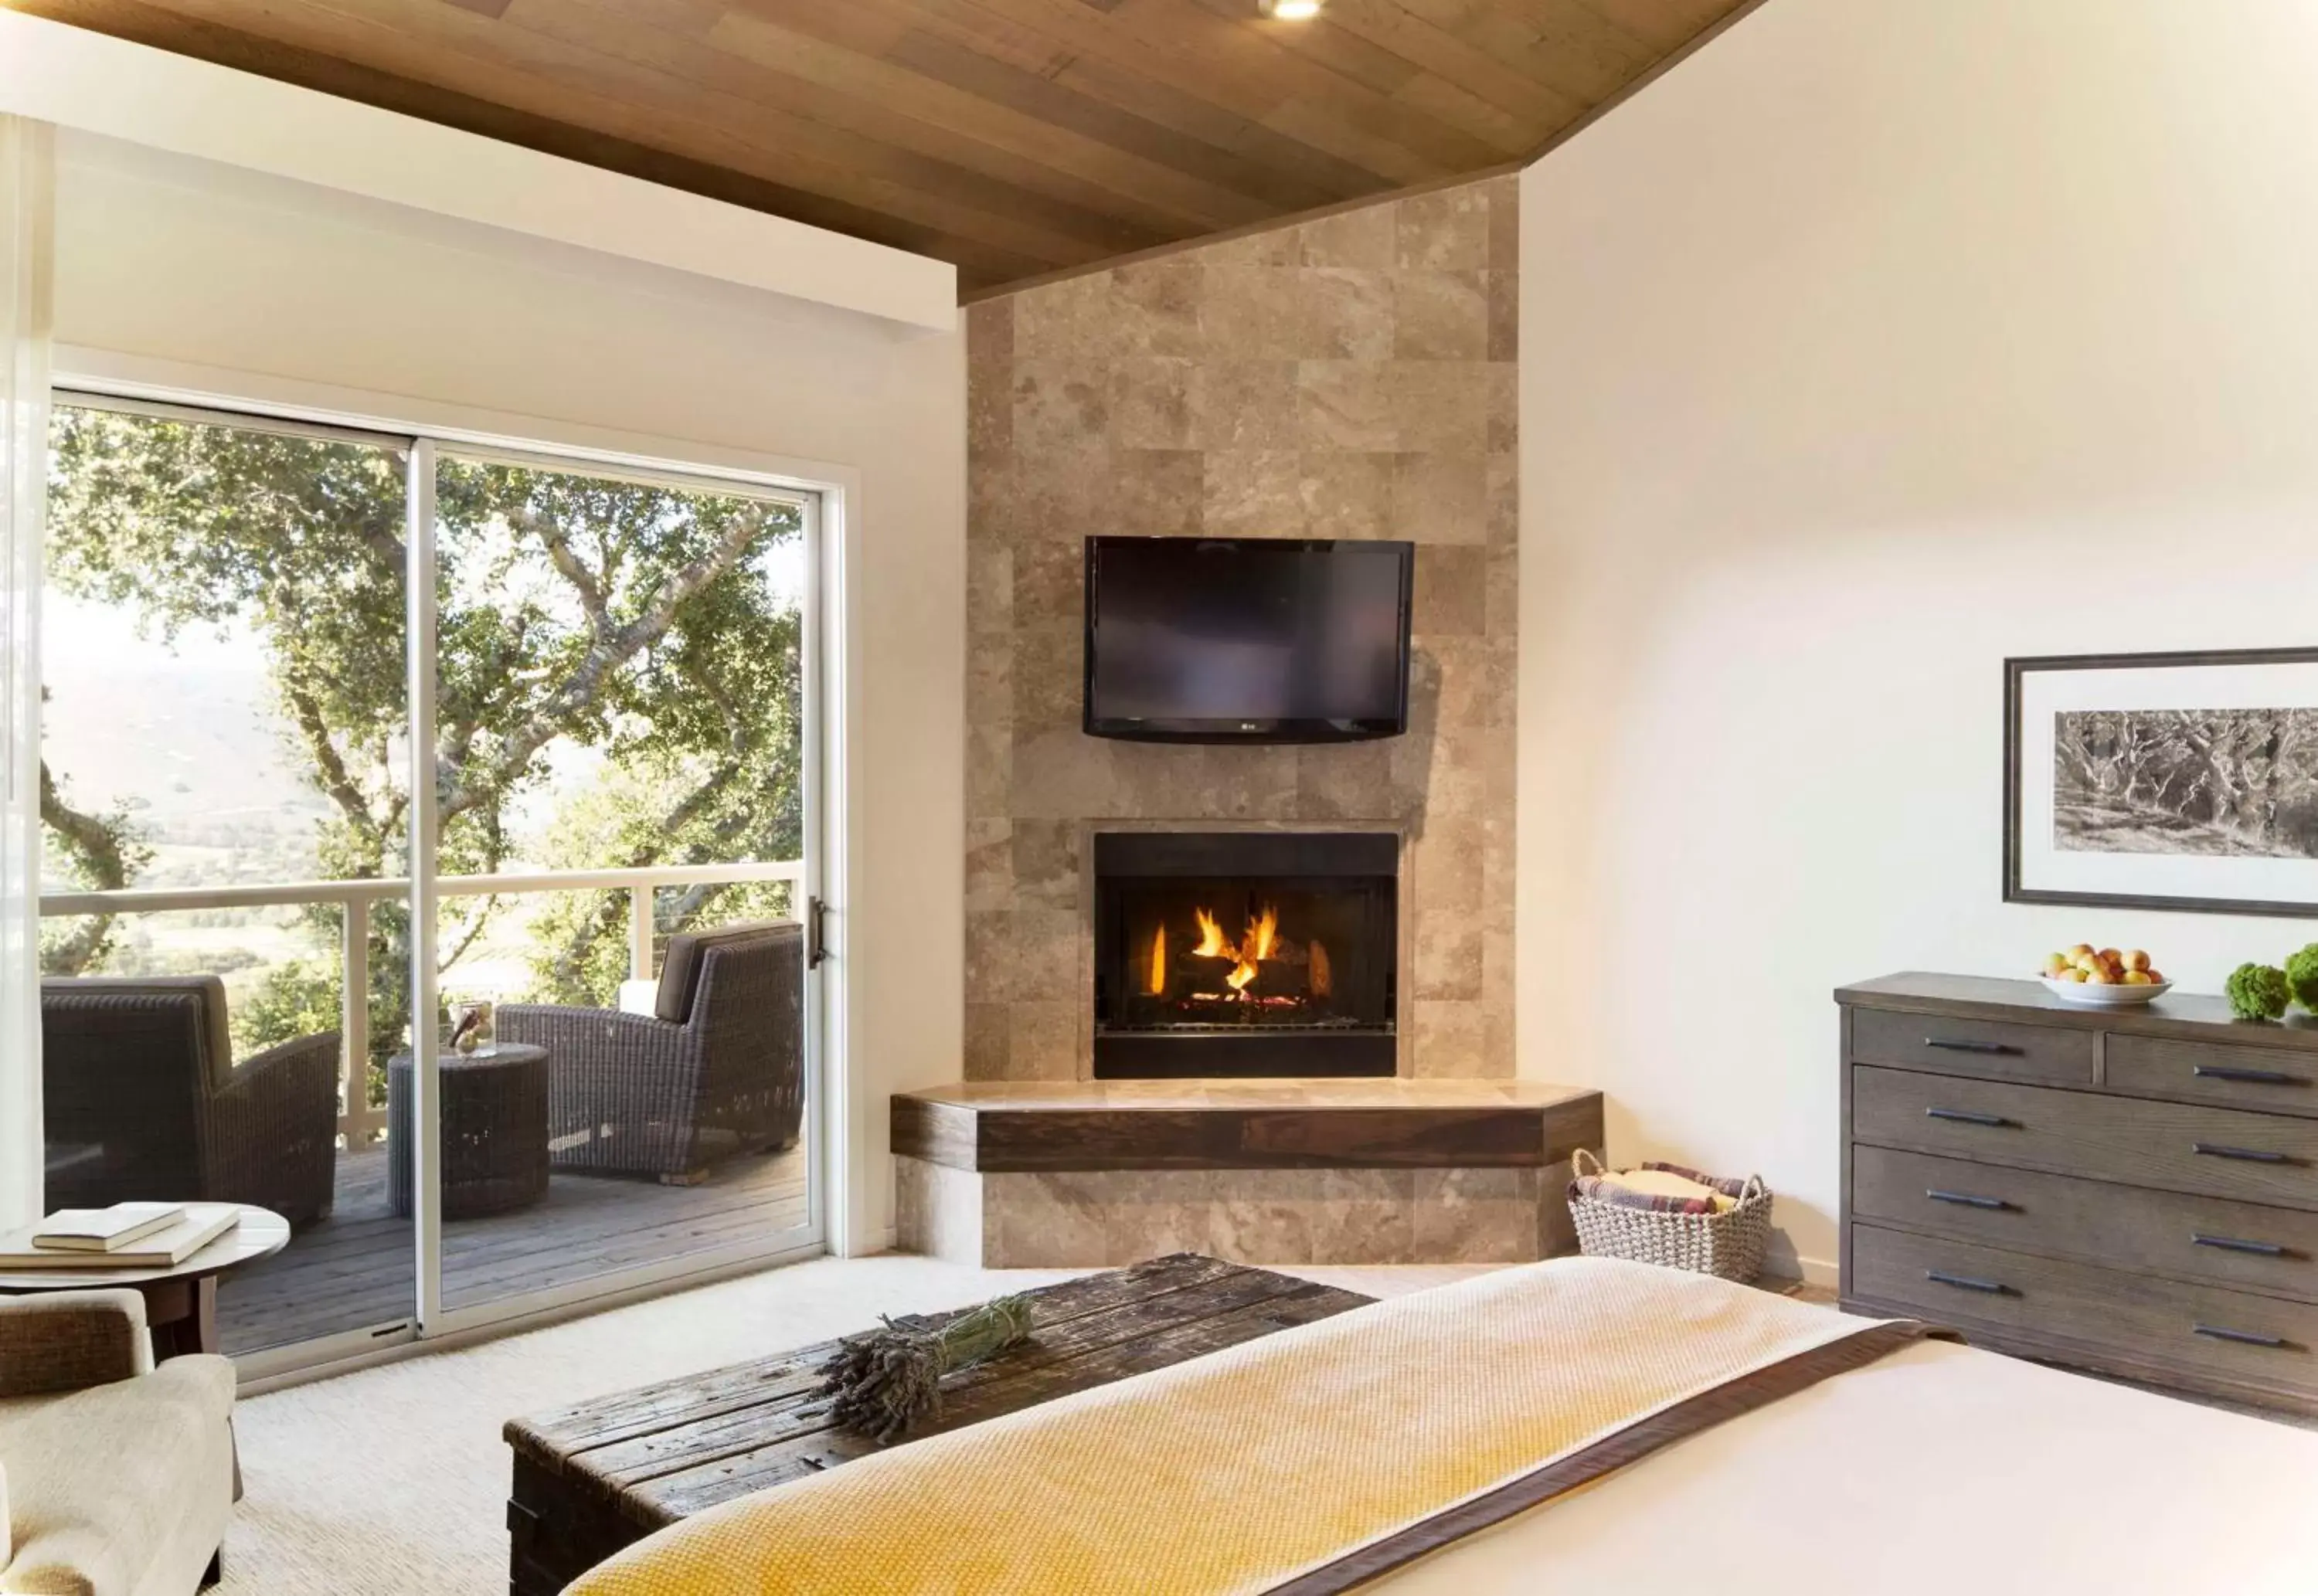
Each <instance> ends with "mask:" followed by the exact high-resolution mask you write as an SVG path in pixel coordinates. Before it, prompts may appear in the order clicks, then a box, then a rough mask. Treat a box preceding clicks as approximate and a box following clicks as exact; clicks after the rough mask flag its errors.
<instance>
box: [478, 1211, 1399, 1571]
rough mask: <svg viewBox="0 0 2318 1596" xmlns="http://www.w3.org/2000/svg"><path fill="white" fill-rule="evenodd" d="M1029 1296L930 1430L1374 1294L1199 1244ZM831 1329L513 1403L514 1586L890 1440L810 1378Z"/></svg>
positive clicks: (954, 1386)
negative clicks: (757, 1351) (786, 1345)
mask: <svg viewBox="0 0 2318 1596" xmlns="http://www.w3.org/2000/svg"><path fill="white" fill-rule="evenodd" d="M1029 1297H1030V1299H1031V1303H1032V1314H1031V1323H1032V1326H1033V1331H1032V1339H1031V1340H1029V1342H1028V1343H1026V1344H1025V1345H1022V1346H1020V1347H1017V1348H1015V1349H1012V1350H1011V1351H1010V1352H1007V1353H1005V1354H1003V1355H1002V1356H1001V1357H999V1358H993V1359H992V1360H991V1361H990V1362H989V1363H987V1364H984V1365H983V1366H982V1367H978V1368H974V1369H968V1370H966V1371H964V1372H962V1373H961V1374H958V1375H957V1376H952V1377H951V1378H950V1379H949V1380H948V1381H946V1382H944V1385H943V1401H942V1415H941V1418H940V1420H939V1421H938V1422H936V1423H933V1424H931V1425H928V1426H925V1427H921V1430H920V1431H919V1434H921V1435H930V1434H934V1433H938V1432H939V1431H940V1430H955V1429H957V1428H959V1427H960V1426H963V1425H967V1424H974V1423H978V1422H979V1421H982V1420H984V1419H991V1418H995V1417H996V1416H998V1415H999V1414H1001V1413H1011V1412H1016V1411H1018V1410H1020V1409H1022V1408H1027V1407H1030V1406H1032V1405H1034V1404H1036V1403H1042V1402H1047V1401H1050V1400H1052V1399H1053V1398H1055V1397H1057V1396H1062V1395H1065V1394H1067V1393H1070V1392H1073V1391H1084V1390H1088V1389H1090V1388H1091V1387H1093V1386H1096V1385H1108V1384H1109V1383H1110V1382H1111V1381H1113V1380H1119V1379H1124V1378H1126V1377H1127V1376H1129V1375H1136V1374H1141V1373H1143V1372H1144V1371H1145V1370H1146V1369H1155V1368H1163V1367H1166V1366H1167V1365H1169V1364H1172V1363H1181V1362H1182V1361H1183V1360H1184V1359H1186V1358H1197V1357H1199V1355H1201V1354H1202V1353H1206V1352H1213V1351H1216V1350H1217V1349H1221V1348H1224V1347H1229V1346H1234V1345H1236V1344H1238V1343H1239V1342H1242V1341H1249V1340H1254V1339H1255V1338H1257V1337H1258V1336H1264V1335H1270V1334H1271V1332H1272V1331H1279V1330H1286V1329H1289V1328H1290V1327H1291V1326H1294V1325H1298V1324H1308V1323H1312V1322H1314V1321H1315V1320H1319V1319H1325V1318H1327V1317H1329V1316H1330V1315H1332V1314H1341V1313H1343V1312H1344V1311H1345V1310H1346V1309H1348V1308H1356V1307H1360V1306H1361V1305H1365V1304H1366V1303H1367V1302H1368V1301H1369V1300H1370V1299H1369V1298H1367V1297H1364V1296H1356V1295H1355V1294H1353V1293H1352V1292H1348V1291H1338V1290H1335V1289H1334V1288H1333V1287H1325V1286H1318V1285H1314V1284H1312V1283H1311V1282H1309V1281H1305V1280H1298V1279H1295V1278H1291V1277H1289V1276H1286V1275H1277V1274H1273V1273H1271V1272H1270V1271H1269V1270H1265V1269H1248V1268H1245V1267H1244V1266H1242V1265H1239V1264H1231V1263H1226V1262H1223V1261H1222V1260H1219V1259H1213V1258H1204V1257H1201V1256H1199V1255H1198V1254H1196V1253H1176V1254H1173V1255H1172V1256H1170V1257H1166V1258H1160V1259H1154V1260H1152V1261H1150V1262H1148V1263H1141V1264H1137V1265H1136V1266H1135V1267H1134V1268H1132V1269H1112V1270H1109V1271H1107V1272H1105V1273H1102V1274H1099V1275H1089V1276H1086V1277H1084V1278H1081V1279H1077V1280H1072V1281H1067V1282H1065V1283H1064V1284H1063V1285H1059V1286H1049V1287H1043V1288H1041V1289H1039V1290H1037V1291H1034V1292H1031V1293H1029ZM944 1317H947V1315H934V1316H931V1317H930V1318H928V1319H926V1320H924V1321H922V1323H939V1322H940V1321H941V1319H942V1318H944ZM865 1328H866V1327H865ZM836 1347H837V1343H836V1342H834V1341H824V1342H822V1343H821V1344H820V1345H818V1346H813V1347H805V1348H801V1349H797V1350H795V1351H790V1352H783V1353H779V1354H777V1355H775V1356H772V1357H768V1358H760V1359H759V1360H757V1361H755V1362H752V1363H742V1364H735V1365H733V1366H732V1367H729V1368H721V1369H715V1370H713V1371H711V1372H709V1373H707V1374H703V1375H696V1376H689V1377H687V1378H684V1379H678V1380H668V1381H663V1382H661V1383H660V1384H659V1385H646V1386H642V1387H640V1388H638V1389H636V1390H633V1391H624V1392H621V1393H619V1394H616V1395H612V1396H605V1397H598V1398H597V1399H595V1400H593V1401H589V1402H584V1403H577V1404H575V1405H574V1406H571V1407H568V1408H562V1409H559V1410H557V1411H556V1412H548V1413H538V1414H535V1415H533V1416H531V1417H529V1418H526V1419H516V1420H512V1421H509V1422H508V1426H507V1431H506V1434H507V1441H508V1446H509V1447H510V1448H512V1449H513V1451H514V1453H515V1484H514V1488H513V1491H512V1493H511V1494H510V1496H509V1498H508V1540H509V1559H508V1589H509V1590H510V1591H511V1592H514V1596H553V1592H558V1591H561V1590H562V1589H563V1587H564V1586H565V1585H566V1584H568V1583H571V1581H572V1580H574V1579H576V1578H578V1577H579V1576H580V1574H582V1573H584V1572H586V1571H587V1570H588V1569H589V1568H591V1567H593V1566H594V1565H596V1564H597V1563H600V1562H602V1561H603V1560H604V1559H605V1558H606V1557H608V1556H611V1555H612V1554H613V1553H615V1552H616V1551H618V1550H620V1549H621V1548H622V1547H625V1546H627V1545H629V1544H630V1543H631V1542H633V1541H636V1540H640V1539H642V1538H643V1537H645V1536H647V1535H649V1534H651V1532H652V1531H653V1530H655V1529H660V1527H661V1526H662V1525H666V1524H672V1523H674V1522H676V1521H677V1520H679V1519H682V1518H684V1517H686V1516H687V1515H688V1514H692V1513H696V1512H698V1511H701V1510H702V1509H704V1508H708V1507H713V1506H714V1505H715V1504H716V1503H718V1502H727V1501H730V1500H731V1499H732V1498H733V1497H736V1496H744V1495H747V1494H748V1493H750V1492H752V1491H761V1490H763V1489H765V1488H766V1487H767V1486H769V1485H777V1484H783V1483H784V1482H786V1481H789V1480H795V1479H800V1478H802V1477H804V1475H809V1474H815V1473H818V1472H820V1471H821V1470H823V1469H828V1468H834V1467H837V1466H840V1465H842V1464H845V1463H847V1462H849V1461H851V1460H852V1459H854V1458H856V1457H863V1456H865V1455H866V1454H867V1453H870V1452H874V1451H877V1450H880V1449H881V1448H879V1447H878V1445H877V1443H876V1442H875V1441H873V1440H871V1439H868V1438H867V1436H863V1435H860V1434H858V1433H856V1432H854V1431H852V1430H840V1429H838V1428H835V1427H833V1426H832V1425H831V1423H830V1422H829V1421H828V1418H827V1416H826V1414H825V1412H823V1409H824V1407H825V1405H826V1404H825V1403H822V1402H821V1401H819V1400H817V1399H816V1398H815V1397H814V1395H813V1392H814V1389H815V1387H816V1386H817V1385H819V1384H820V1379H821V1372H820V1371H821V1367H822V1364H823V1363H825V1362H826V1361H827V1360H828V1358H829V1356H830V1354H831V1352H832V1351H834V1350H835V1349H836ZM913 1439H914V1438H913ZM894 1444H896V1445H906V1444H908V1443H907V1442H906V1441H902V1442H896V1443H894Z"/></svg>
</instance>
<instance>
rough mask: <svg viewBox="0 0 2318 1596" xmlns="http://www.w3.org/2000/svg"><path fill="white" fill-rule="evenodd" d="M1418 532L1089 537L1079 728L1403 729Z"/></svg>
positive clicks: (1191, 734) (1153, 738)
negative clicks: (1398, 536)
mask: <svg viewBox="0 0 2318 1596" xmlns="http://www.w3.org/2000/svg"><path fill="white" fill-rule="evenodd" d="M1414 559H1415V545H1413V544H1410V543H1396V542H1340V541H1336V540H1334V539H1321V538H1315V539H1304V538H1183V537H1094V538H1089V539H1088V540H1087V545H1086V719H1085V724H1086V730H1087V732H1088V733H1089V735H1091V736H1094V737H1123V738H1133V739H1137V740H1143V741H1147V742H1344V741H1352V740H1358V739H1362V738H1373V737H1395V736H1397V735H1399V734H1400V733H1401V732H1403V731H1406V730H1407V729H1408V606H1409V582H1410V574H1411V567H1412V565H1413V563H1414Z"/></svg>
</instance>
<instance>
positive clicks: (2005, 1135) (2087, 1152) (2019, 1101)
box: [1851, 1064, 2318, 1208]
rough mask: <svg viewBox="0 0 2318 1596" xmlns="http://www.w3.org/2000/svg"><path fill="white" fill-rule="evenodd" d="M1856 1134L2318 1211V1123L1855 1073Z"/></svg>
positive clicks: (1863, 1068) (2085, 1094) (1916, 1148)
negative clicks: (2317, 1209) (2316, 1209)
mask: <svg viewBox="0 0 2318 1596" xmlns="http://www.w3.org/2000/svg"><path fill="white" fill-rule="evenodd" d="M1851 1134H1852V1137H1853V1139H1854V1140H1855V1141H1858V1142H1864V1143H1872V1144H1873V1145H1875V1146H1878V1147H1899V1148H1904V1149H1907V1150H1908V1151H1909V1152H1936V1153H1943V1154H1946V1155H1950V1156H1953V1157H1957V1158H1965V1159H1970V1160H1972V1161H1974V1162H1978V1163H1994V1164H2008V1165H2011V1166H2013V1167H2014V1168H2017V1169H2026V1170H2046V1171H2049V1172H2051V1173H2053V1174H2059V1175H2083V1176H2088V1177H2090V1178H2092V1179H2099V1180H2120V1181H2123V1182H2125V1184H2127V1185H2130V1186H2152V1187H2157V1188H2161V1189H2164V1190H2168V1191H2190V1192H2199V1193H2203V1194H2204V1195H2206V1196H2208V1197H2236V1198H2240V1199H2242V1200H2244V1201H2248V1202H2256V1203H2273V1204H2278V1205H2282V1206H2287V1207H2296V1208H2318V1120H2310V1119H2298V1118H2290V1117H2288V1116H2284V1115H2272V1114H2248V1113H2245V1112H2242V1111H2241V1110H2238V1109H2233V1108H2207V1107H2198V1106H2197V1105H2194V1104H2188V1103H2162V1102H2152V1101H2149V1100H2148V1099H2145V1098H2116V1097H2107V1096H2103V1095H2101V1094H2100V1093H2098V1092H2089V1091H2058V1090H2054V1089H2052V1088H2050V1087H2042V1086H2017V1085H2014V1084H2012V1083H2011V1082H2009V1081H1998V1080H1968V1079H1965V1078H1963V1077H1960V1076H1943V1075H1927V1074H1922V1073H1919V1072H1918V1071H1911V1070H1880V1069H1874V1068H1871V1067H1869V1066H1867V1065H1864V1064H1855V1065H1854V1066H1852V1071H1851Z"/></svg>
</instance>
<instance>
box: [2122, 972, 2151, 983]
mask: <svg viewBox="0 0 2318 1596" xmlns="http://www.w3.org/2000/svg"><path fill="white" fill-rule="evenodd" d="M2152 984H2154V983H2152V982H2151V981H2150V979H2149V972H2148V971H2146V970H2127V971H2126V972H2125V985H2126V986H2149V985H2152Z"/></svg>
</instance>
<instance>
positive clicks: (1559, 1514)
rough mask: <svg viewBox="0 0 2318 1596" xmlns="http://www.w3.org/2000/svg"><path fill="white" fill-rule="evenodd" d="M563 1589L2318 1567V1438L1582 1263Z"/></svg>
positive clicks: (1034, 1412)
mask: <svg viewBox="0 0 2318 1596" xmlns="http://www.w3.org/2000/svg"><path fill="white" fill-rule="evenodd" d="M572 1589H573V1591H574V1592H575V1593H577V1596H725V1593H727V1592H732V1593H735V1596H739V1593H749V1596H775V1593H781V1596H786V1593H789V1592H799V1593H802V1592H813V1593H815V1596H840V1593H844V1592H957V1593H960V1596H963V1593H966V1592H1009V1593H1010V1596H1044V1593H1046V1592H1072V1593H1074V1596H1076V1593H1078V1592H1090V1591H1119V1592H1153V1593H1154V1596H1225V1593H1226V1592H1228V1593H1232V1596H1239V1593H1242V1592H1245V1593H1247V1596H1255V1593H1258V1592H1275V1593H1278V1596H1336V1593H1338V1592H1350V1591H1355V1590H1357V1591H1362V1592H1368V1591H1376V1592H1391V1593H1392V1596H1496V1593H1499V1592H1507V1593H1510V1592H1532V1591H1544V1590H1553V1591H1561V1590H1567V1589H1577V1590H1584V1591H1587V1592H1606V1591H1616V1592H1714V1593H1715V1596H1730V1593H1732V1592H1756V1591H1761V1592H1771V1591H1774V1590H1775V1591H1777V1592H1782V1593H1788V1592H1817V1591H1854V1590H1857V1591H1873V1592H1902V1593H1904V1592H1954V1591H1958V1590H1971V1591H1973V1592H2039V1593H2044V1592H2071V1591H2079V1590H2083V1591H2099V1592H2104V1596H2109V1593H2114V1592H2143V1591H2147V1592H2165V1593H2166V1596H2182V1593H2184V1592H2206V1591H2214V1592H2233V1596H2238V1593H2265V1592H2281V1593H2283V1592H2318V1432H2312V1431H2307V1430H2300V1429H2296V1428H2293V1427H2291V1426H2287V1425H2284V1424H2278V1423H2273V1422H2270V1421H2265V1420H2262V1419H2258V1418H2252V1417H2246V1416H2241V1415H2238V1414H2233V1413H2229V1412H2221V1411H2219V1410H2215V1409H2212V1408H2206V1407H2199V1406H2195V1405H2192V1404H2189V1403H2182V1402H2179V1401H2176V1400H2174V1399H2171V1398H2167V1397H2162V1396H2158V1395H2153V1394H2148V1393H2144V1392H2142V1391H2139V1390H2134V1389H2129V1388H2125V1387H2122V1386H2117V1385H2109V1384H2105V1383H2102V1382H2099V1381H2096V1380H2092V1379H2089V1378H2087V1377H2084V1376H2075V1375H2070V1374H2065V1373H2062V1372H2059V1371H2056V1370H2053V1369H2049V1368H2045V1367H2041V1366H2037V1365H2032V1364H2026V1363H2021V1362H2017V1361H2014V1360H2011V1359H2008V1358H2000V1357H1998V1356H1995V1355H1993V1354H1990V1353H1984V1352H1980V1351H1975V1350H1973V1349H1970V1348H1968V1347H1964V1346H1962V1345H1960V1344H1957V1343H1956V1342H1954V1341H1953V1340H1945V1339H1941V1332H1940V1331H1938V1330H1937V1328H1936V1327H1931V1326H1924V1325H1920V1324H1915V1323H1909V1322H1891V1321H1873V1320H1864V1319H1856V1318H1850V1317H1846V1316H1845V1315H1840V1314H1833V1313H1830V1312H1828V1311H1827V1310H1824V1309H1819V1308H1814V1307H1810V1306H1807V1305H1801V1304H1797V1303H1793V1302H1790V1301H1786V1300H1784V1299H1781V1298H1777V1297H1774V1296H1768V1295H1766V1294H1764V1293H1760V1292H1756V1291H1751V1290H1748V1289H1747V1288H1746V1287H1737V1286H1731V1285H1727V1284H1725V1283H1722V1282H1719V1281H1713V1280H1707V1279H1703V1278H1697V1277H1693V1276H1685V1275H1680V1274H1676V1273H1675V1272H1673V1271H1669V1270H1663V1269H1650V1268H1649V1267H1647V1266H1643V1265H1637V1264H1623V1263H1617V1262H1613V1261H1610V1260H1598V1259H1572V1260H1556V1261H1553V1262H1550V1263H1544V1264H1538V1265H1532V1266H1528V1267H1525V1268H1522V1269H1508V1270H1505V1271H1502V1272H1500V1273H1497V1274H1493V1275H1489V1276H1486V1277H1483V1278H1478V1279H1474V1280H1469V1281H1466V1282H1462V1283H1460V1284H1459V1285H1456V1286H1452V1287H1442V1288H1441V1289H1439V1290H1435V1291H1431V1292H1425V1293H1421V1294H1418V1295H1416V1296H1409V1297H1403V1298H1399V1299H1397V1300H1395V1301H1391V1302H1386V1303H1379V1304H1377V1305H1373V1306H1371V1307H1368V1308H1362V1309H1358V1310H1356V1311H1354V1312H1352V1313H1349V1314H1342V1315H1340V1316H1338V1317H1335V1318H1333V1319H1329V1320H1325V1321H1323V1322H1321V1323H1316V1324H1311V1325H1307V1326H1304V1327H1302V1328H1299V1329H1297V1330H1293V1331H1283V1332H1281V1333H1280V1334H1277V1335H1274V1336H1270V1337H1267V1338H1264V1339H1263V1340H1259V1341H1255V1342H1252V1343H1249V1344H1247V1345H1244V1346H1241V1347H1235V1348H1232V1349H1228V1350H1226V1351H1222V1352H1217V1353H1214V1354H1211V1355H1209V1356H1208V1357H1204V1358H1197V1359H1194V1360H1192V1361H1190V1362H1189V1363H1184V1364H1181V1365H1178V1366H1176V1367H1172V1368H1167V1369H1163V1370H1159V1371H1156V1372H1155V1373H1152V1374H1147V1375H1143V1376H1137V1377H1135V1378H1133V1379H1129V1380H1125V1381H1121V1382H1119V1383H1118V1384H1116V1385H1108V1386H1104V1387H1101V1388H1100V1389H1097V1390H1092V1391H1086V1392H1083V1393H1080V1394H1076V1395H1074V1396H1071V1397H1066V1398H1063V1399H1061V1400H1058V1401H1056V1402H1054V1403H1047V1404H1045V1405H1043V1406H1040V1407H1037V1408H1032V1409H1029V1410H1026V1411H1024V1412H1020V1413H1016V1414H1012V1415H1009V1416H1007V1417H1005V1418H1002V1419H997V1420H993V1421H989V1422H987V1423H984V1424H980V1425H975V1426H973V1427H971V1428H969V1429H966V1430H957V1431H954V1432H952V1433H949V1434H947V1435H940V1436H935V1437H931V1438H929V1439H926V1440H924V1441H922V1442H919V1443H916V1444H913V1445H911V1446H908V1447H904V1448H897V1449H895V1450H894V1451H892V1452H888V1453H885V1454H882V1455H880V1456H878V1457H872V1458H867V1459H864V1460H862V1461H861V1462H858V1463H856V1464H853V1465H851V1466H848V1467H846V1468H844V1469H841V1470H838V1471H835V1472H833V1473H831V1474H829V1475H822V1476H820V1477H817V1478H813V1479H809V1480H805V1481H802V1482H800V1483H798V1484H793V1485H787V1486H783V1487H781V1488H779V1489H777V1490H773V1491H768V1492H763V1493H759V1494H757V1495H754V1496H750V1497H747V1498H743V1499H741V1500H740V1501H737V1502H731V1503H728V1504H726V1505H725V1506H723V1507H721V1508H718V1509H715V1510H713V1511H710V1512H708V1513H705V1514H703V1515H701V1516H699V1517H697V1518H694V1519H690V1520H686V1521H685V1522H683V1523H681V1524H679V1525H677V1526H675V1527H673V1528H671V1529H668V1530H664V1531H662V1532H660V1534H657V1535H654V1536H653V1537H651V1538H649V1539H647V1540H645V1541H642V1542H641V1543H639V1544H638V1545H636V1546H635V1547H631V1548H629V1549H628V1550H627V1551H626V1552H624V1553H622V1554H621V1555H620V1556H617V1557H615V1558H614V1559H613V1560H612V1561H610V1562H609V1563H606V1565H603V1566H602V1567H600V1568H598V1569H597V1570H596V1571H595V1572H593V1573H591V1574H588V1576H587V1577H585V1578H584V1579H582V1580H581V1581H580V1583H577V1584H576V1585H574V1586H573V1587H572Z"/></svg>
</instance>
